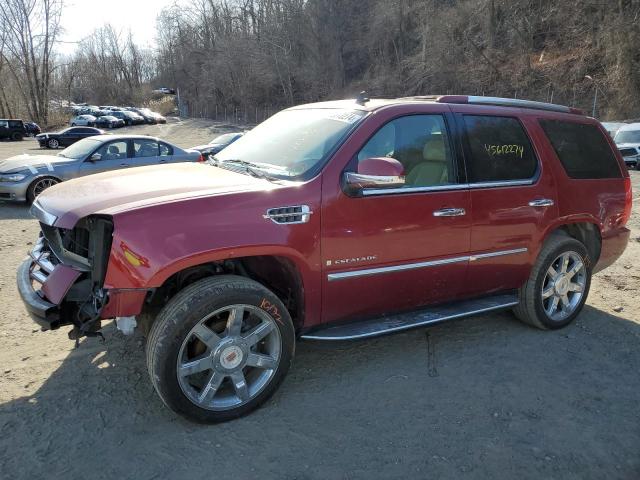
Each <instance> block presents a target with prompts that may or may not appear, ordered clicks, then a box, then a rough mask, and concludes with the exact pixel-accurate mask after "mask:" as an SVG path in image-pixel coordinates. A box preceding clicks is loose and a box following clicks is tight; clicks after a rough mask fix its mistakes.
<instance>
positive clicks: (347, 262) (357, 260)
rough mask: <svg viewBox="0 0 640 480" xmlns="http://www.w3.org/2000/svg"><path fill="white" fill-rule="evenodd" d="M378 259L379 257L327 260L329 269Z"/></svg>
mask: <svg viewBox="0 0 640 480" xmlns="http://www.w3.org/2000/svg"><path fill="white" fill-rule="evenodd" d="M377 258H378V256H377V255H367V256H364V257H351V258H339V259H337V260H327V267H330V266H331V265H351V264H353V263H362V262H372V261H374V260H376V259H377Z"/></svg>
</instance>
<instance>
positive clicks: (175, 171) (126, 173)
mask: <svg viewBox="0 0 640 480" xmlns="http://www.w3.org/2000/svg"><path fill="white" fill-rule="evenodd" d="M275 187H276V185H274V184H273V183H271V182H269V181H267V180H264V179H260V178H255V177H251V176H249V175H244V174H242V173H236V172H232V171H229V170H225V169H222V168H218V167H214V166H212V165H208V164H202V163H175V164H169V165H156V166H150V167H138V168H132V169H128V170H114V171H111V172H106V173H100V174H97V175H89V176H86V177H82V178H77V179H74V180H70V181H68V182H63V183H60V184H58V185H54V186H53V187H50V188H49V189H47V190H46V191H45V192H43V193H42V194H41V195H39V196H38V198H37V200H36V203H37V208H39V209H41V210H44V211H45V212H47V213H48V214H49V215H53V216H55V217H56V220H55V223H54V224H55V226H57V227H62V228H72V227H73V226H74V225H75V224H76V222H77V221H78V220H79V219H81V218H83V217H86V216H87V215H91V214H114V213H117V212H121V211H125V210H129V209H134V208H140V207H143V206H147V205H153V204H156V203H160V202H170V201H177V200H182V199H185V198H190V197H201V196H207V195H219V194H224V193H232V192H240V191H248V190H270V189H272V188H275Z"/></svg>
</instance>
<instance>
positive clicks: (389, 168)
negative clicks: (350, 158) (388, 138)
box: [343, 157, 405, 196]
mask: <svg viewBox="0 0 640 480" xmlns="http://www.w3.org/2000/svg"><path fill="white" fill-rule="evenodd" d="M343 181H344V187H345V190H346V193H347V194H348V195H352V196H357V195H360V194H361V193H362V192H363V190H371V189H380V188H397V187H402V186H404V183H405V178H404V167H403V166H402V164H401V163H400V162H399V161H398V160H396V159H395V158H388V157H373V158H367V159H365V160H361V161H360V162H358V171H357V172H345V174H344V177H343Z"/></svg>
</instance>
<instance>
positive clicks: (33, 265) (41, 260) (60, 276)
mask: <svg viewBox="0 0 640 480" xmlns="http://www.w3.org/2000/svg"><path fill="white" fill-rule="evenodd" d="M49 256H50V253H49V252H47V251H46V250H45V249H44V239H43V238H42V237H40V239H39V240H38V242H37V243H36V245H35V247H34V248H33V250H32V251H31V253H30V254H29V258H27V259H26V260H24V261H23V262H22V264H21V265H20V267H19V268H18V272H17V278H16V280H17V284H18V292H19V293H20V297H21V298H22V302H23V303H24V305H25V308H26V309H27V312H29V315H30V316H31V318H32V319H33V320H34V321H35V322H36V323H37V324H38V325H40V326H41V327H42V328H43V329H45V330H53V329H55V328H58V327H59V326H60V325H63V324H68V323H71V322H70V321H69V320H67V319H64V318H63V316H62V309H61V308H60V304H61V303H62V301H63V299H64V297H65V295H66V294H67V292H68V291H69V289H70V288H71V287H72V286H73V284H74V283H75V282H76V280H77V279H78V277H79V276H80V275H81V272H79V271H77V270H74V269H73V268H71V267H69V266H67V265H63V264H57V265H54V264H53V263H52V262H51V261H50V259H49ZM34 285H36V286H37V285H39V286H40V288H39V289H37V288H36V287H34Z"/></svg>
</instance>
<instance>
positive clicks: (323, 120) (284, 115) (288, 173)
mask: <svg viewBox="0 0 640 480" xmlns="http://www.w3.org/2000/svg"><path fill="white" fill-rule="evenodd" d="M365 115H366V112H364V111H360V110H351V109H344V108H340V109H338V108H316V109H296V110H285V111H282V112H280V113H277V114H275V115H274V116H273V117H271V118H269V119H268V120H266V121H265V122H263V123H261V124H260V125H258V126H257V127H255V128H254V129H253V130H251V131H249V132H247V133H246V134H245V135H244V136H242V137H241V138H239V139H238V140H236V141H235V142H234V143H232V144H231V145H230V146H229V147H227V148H225V149H224V150H222V151H221V152H220V153H218V154H217V155H216V156H215V157H214V158H215V160H216V161H218V162H225V161H242V162H248V163H250V164H255V165H258V166H259V167H260V168H264V169H269V168H270V167H271V168H272V169H273V170H276V171H278V172H279V175H282V176H284V177H300V176H302V175H304V174H305V173H307V172H309V171H311V170H312V169H314V167H316V166H320V165H321V164H322V163H323V162H324V160H325V159H326V157H327V155H329V154H330V153H331V151H332V150H333V149H334V147H335V146H336V145H337V144H338V143H339V142H340V141H341V140H342V139H343V138H344V137H345V135H346V134H347V133H348V132H349V131H350V130H351V128H352V127H353V126H354V125H355V124H356V123H357V122H358V121H359V120H360V119H361V118H362V117H364V116H365Z"/></svg>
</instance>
